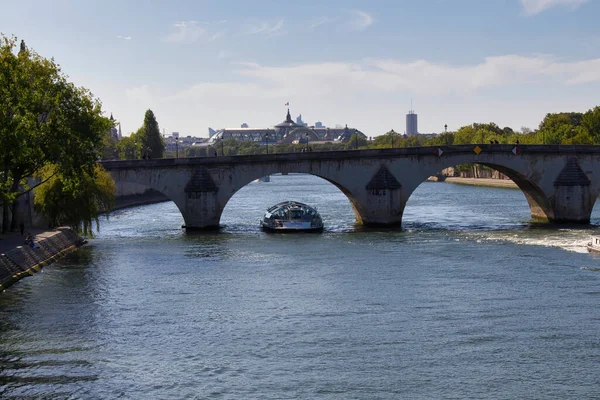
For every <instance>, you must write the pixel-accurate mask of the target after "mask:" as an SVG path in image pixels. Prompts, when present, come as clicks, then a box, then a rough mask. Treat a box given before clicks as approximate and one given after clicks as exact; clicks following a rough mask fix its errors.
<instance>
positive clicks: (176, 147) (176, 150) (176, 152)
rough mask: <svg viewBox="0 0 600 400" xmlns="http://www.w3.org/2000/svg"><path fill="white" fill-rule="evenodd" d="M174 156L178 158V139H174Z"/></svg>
mask: <svg viewBox="0 0 600 400" xmlns="http://www.w3.org/2000/svg"><path fill="white" fill-rule="evenodd" d="M175 158H179V140H177V139H175Z"/></svg>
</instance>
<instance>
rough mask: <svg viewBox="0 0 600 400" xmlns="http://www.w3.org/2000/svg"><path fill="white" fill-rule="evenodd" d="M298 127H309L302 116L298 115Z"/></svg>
mask: <svg viewBox="0 0 600 400" xmlns="http://www.w3.org/2000/svg"><path fill="white" fill-rule="evenodd" d="M296 125H298V126H308V124H307V123H306V122H304V121H302V114H300V115H298V117H296Z"/></svg>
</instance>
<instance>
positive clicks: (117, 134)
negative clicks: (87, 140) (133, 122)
mask: <svg viewBox="0 0 600 400" xmlns="http://www.w3.org/2000/svg"><path fill="white" fill-rule="evenodd" d="M110 122H111V123H112V127H111V128H110V137H111V138H113V139H115V140H121V138H122V137H123V136H122V135H121V123H120V122H119V123H117V122H116V121H115V119H114V118H113V115H112V113H111V114H110ZM117 124H118V125H119V128H118V129H117Z"/></svg>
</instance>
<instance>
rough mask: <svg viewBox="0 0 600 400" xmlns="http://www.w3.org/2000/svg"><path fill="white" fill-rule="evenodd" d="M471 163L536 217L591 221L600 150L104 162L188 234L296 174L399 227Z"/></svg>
mask: <svg viewBox="0 0 600 400" xmlns="http://www.w3.org/2000/svg"><path fill="white" fill-rule="evenodd" d="M477 147H478V148H479V149H480V150H481V151H480V152H477V151H476V150H477ZM465 163H476V164H481V165H485V166H488V167H490V168H493V169H495V170H498V171H500V172H502V173H503V174H505V175H507V176H508V177H509V178H511V179H512V180H513V181H514V182H515V183H516V184H517V185H518V186H519V188H520V189H521V190H522V191H523V193H524V194H525V198H526V199H527V202H528V203H529V207H530V209H531V216H532V218H535V219H541V220H547V221H550V222H554V223H583V224H586V223H589V221H590V215H591V212H592V208H593V206H594V203H595V201H596V198H597V197H598V194H599V193H600V146H564V145H497V144H490V145H457V146H440V147H409V148H390V149H378V150H349V151H332V152H308V153H283V154H265V155H252V156H226V157H222V156H218V157H197V158H170V159H153V160H124V161H104V162H102V164H103V165H104V168H106V170H108V171H109V172H110V173H111V175H112V177H113V179H114V180H115V181H121V182H132V183H136V184H140V185H144V186H146V187H148V188H152V189H154V190H157V191H159V192H162V193H163V194H165V195H166V196H168V197H169V198H170V199H172V200H173V202H174V203H175V204H176V205H177V207H178V208H179V210H180V211H181V214H182V215H183V218H184V220H185V225H186V228H187V229H214V228H218V226H219V221H220V218H221V214H222V212H223V209H224V208H225V206H226V205H227V202H228V201H229V199H230V198H231V197H232V196H233V195H234V194H235V193H236V192H237V191H238V190H239V189H241V188H242V187H244V186H245V185H247V184H248V183H250V182H252V181H253V180H255V179H257V178H260V177H262V176H265V175H271V174H274V173H294V172H296V173H307V174H312V175H316V176H319V177H321V178H323V179H325V180H327V181H328V182H330V183H332V184H333V185H335V186H337V187H338V188H339V189H340V190H341V191H342V192H343V193H344V194H345V195H346V196H347V197H348V199H349V200H350V203H351V204H352V207H353V209H354V212H355V214H356V220H357V222H358V223H361V224H364V225H372V226H377V225H386V226H390V225H400V224H401V223H402V213H403V211H404V207H405V205H406V202H407V201H408V199H409V197H410V195H411V194H412V193H413V191H414V190H415V189H416V188H417V187H418V186H419V185H420V184H421V183H422V182H424V181H425V180H427V178H429V177H430V176H432V175H436V174H437V173H439V172H440V171H441V170H443V169H445V168H448V167H452V166H455V165H458V164H465Z"/></svg>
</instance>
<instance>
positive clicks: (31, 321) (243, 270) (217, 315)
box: [0, 175, 600, 399]
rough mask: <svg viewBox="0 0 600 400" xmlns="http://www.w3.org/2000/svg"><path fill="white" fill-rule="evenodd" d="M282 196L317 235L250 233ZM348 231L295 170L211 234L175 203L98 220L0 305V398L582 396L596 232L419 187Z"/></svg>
mask: <svg viewBox="0 0 600 400" xmlns="http://www.w3.org/2000/svg"><path fill="white" fill-rule="evenodd" d="M284 200H297V201H301V202H304V203H307V204H310V205H311V206H315V207H316V208H317V209H318V210H319V213H320V214H321V216H322V217H323V220H324V222H325V226H326V228H325V231H324V232H323V233H322V234H302V235H291V234H284V235H278V234H267V233H264V232H262V231H261V230H260V228H259V224H258V221H259V219H260V218H262V216H263V214H264V211H265V209H266V208H267V207H268V206H270V205H272V204H275V203H277V202H280V201H284ZM354 221H355V217H354V213H353V211H352V207H351V206H350V204H349V202H348V200H347V199H346V198H345V196H344V195H343V194H342V193H341V192H340V191H339V190H338V189H337V188H335V187H334V186H333V185H330V184H328V183H327V182H325V181H323V180H321V179H318V178H315V177H311V176H307V175H289V176H285V177H284V176H274V177H272V180H271V182H270V183H251V184H250V185H248V186H247V187H245V188H243V189H242V190H240V191H239V192H238V193H236V195H235V196H234V197H233V198H232V199H231V201H230V203H229V204H228V205H227V207H226V209H225V211H224V213H223V218H222V221H221V223H222V229H221V231H220V232H218V233H210V234H206V233H205V234H197V233H193V234H191V233H190V234H188V233H185V232H184V231H183V230H182V229H181V228H180V227H181V225H182V224H183V219H182V217H181V215H180V213H179V211H178V210H177V208H176V207H175V206H174V204H173V203H162V204H155V205H149V206H144V207H138V208H133V209H129V210H122V211H119V212H115V213H113V214H112V215H111V217H110V220H109V221H107V222H105V223H103V224H102V229H101V231H100V232H99V234H98V235H97V237H96V239H93V240H92V241H91V243H90V245H88V246H86V247H85V248H83V249H81V250H80V251H78V252H76V253H73V254H72V255H70V256H69V257H67V258H65V259H64V260H62V261H61V262H59V263H57V264H54V265H53V266H51V267H49V268H46V269H45V270H44V272H43V273H40V274H37V275H36V276H33V277H31V278H27V279H25V280H23V281H21V282H19V283H18V284H17V285H15V286H13V287H11V288H10V289H9V290H7V291H5V292H4V293H2V295H1V296H0V397H2V398H42V397H47V398H107V399H108V398H244V399H245V398H260V399H269V398H273V399H279V398H324V399H325V398H340V399H342V398H343V399H346V398H381V399H397V398H411V399H416V398H423V399H431V398H594V397H595V396H596V395H597V388H598V384H600V382H599V378H598V375H597V374H594V373H590V371H594V370H595V368H596V367H597V365H596V364H597V362H596V361H597V360H598V359H599V358H600V335H599V334H598V332H600V330H599V328H600V326H599V324H600V318H598V317H597V312H596V311H595V310H596V309H597V301H598V298H599V297H598V293H600V292H599V291H598V287H600V286H599V283H600V282H599V280H600V274H599V273H598V272H599V271H600V256H595V255H589V254H587V253H584V250H585V247H584V246H585V243H586V241H587V237H588V235H589V234H590V233H591V232H593V231H594V230H595V229H596V226H591V227H584V228H579V227H562V226H561V227H559V229H555V228H556V227H549V226H547V225H536V224H531V223H530V221H529V207H528V205H527V202H526V201H525V198H524V196H523V195H522V193H521V192H520V191H518V190H507V189H490V188H475V187H468V186H459V185H452V184H446V183H424V184H422V185H421V186H420V187H419V189H418V190H417V191H416V192H415V193H414V195H413V196H412V197H411V198H410V200H409V203H408V205H407V207H406V210H405V215H404V223H403V228H402V229H368V228H367V229H365V228H361V227H358V226H356V225H355V223H354ZM599 222H600V218H599V214H598V212H597V210H595V211H594V214H593V223H594V224H598V223H599Z"/></svg>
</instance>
